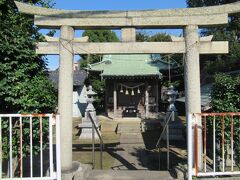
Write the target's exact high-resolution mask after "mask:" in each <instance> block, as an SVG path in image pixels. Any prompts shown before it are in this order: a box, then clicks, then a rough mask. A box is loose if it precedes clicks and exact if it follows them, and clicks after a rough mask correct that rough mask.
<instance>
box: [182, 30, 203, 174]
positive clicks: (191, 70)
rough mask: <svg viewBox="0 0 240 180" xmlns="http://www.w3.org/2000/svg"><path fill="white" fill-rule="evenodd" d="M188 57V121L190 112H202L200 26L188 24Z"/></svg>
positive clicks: (200, 130)
mask: <svg viewBox="0 0 240 180" xmlns="http://www.w3.org/2000/svg"><path fill="white" fill-rule="evenodd" d="M184 36H185V44H186V58H185V62H184V84H185V97H186V100H185V108H186V117H187V121H190V120H191V119H188V117H189V116H188V114H189V113H200V112H201V93H200V65H199V41H200V40H199V35H198V26H196V25H188V26H186V27H185V31H184ZM197 138H198V147H199V150H198V159H199V161H198V167H199V169H202V147H203V146H202V121H201V119H199V120H198V137H197Z"/></svg>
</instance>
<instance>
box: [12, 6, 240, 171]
mask: <svg viewBox="0 0 240 180" xmlns="http://www.w3.org/2000/svg"><path fill="white" fill-rule="evenodd" d="M15 3H16V5H17V7H18V9H19V11H20V12H22V13H26V14H32V15H34V23H35V25H36V26H38V27H40V28H45V29H50V28H53V29H60V30H61V36H60V38H47V42H40V43H38V45H37V49H36V52H37V53H38V54H59V55H60V73H59V102H58V105H59V112H60V115H61V138H62V141H61V142H62V143H61V157H62V167H61V168H62V172H63V173H65V174H67V173H68V172H69V171H71V170H72V116H71V112H72V88H73V76H72V63H73V56H74V54H89V53H92V54H129V53H131V54H133V53H135V54H154V53H158V54H160V53H161V54H163V53H185V54H186V60H185V64H184V66H185V71H184V76H185V94H186V115H187V114H189V113H198V112H201V102H200V101H201V100H200V67H199V55H200V54H221V53H228V42H220V41H218V42H212V41H211V38H209V37H208V38H199V35H198V30H199V28H202V27H209V26H216V25H219V24H227V23H228V15H229V14H233V13H238V12H240V2H237V3H232V4H227V5H222V6H212V7H203V8H188V9H173V10H147V11H78V10H56V9H46V8H41V7H36V6H31V5H27V4H24V3H19V2H15ZM147 28H149V29H153V28H155V29H160V28H182V29H184V38H172V40H173V42H135V39H136V38H135V30H136V29H147ZM77 29H121V31H122V42H117V43H89V42H87V39H86V38H85V39H84V38H83V39H76V38H74V30H77ZM187 121H188V124H190V126H188V128H189V127H191V123H192V122H190V120H189V119H187ZM198 138H199V141H198V142H201V121H199V137H198ZM188 143H190V144H191V143H192V142H188ZM199 147H201V145H199ZM201 154H202V152H201V150H200V151H199V155H198V156H201ZM199 159H201V158H199ZM199 167H200V168H201V167H202V164H201V162H199Z"/></svg>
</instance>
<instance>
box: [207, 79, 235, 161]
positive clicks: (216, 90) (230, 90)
mask: <svg viewBox="0 0 240 180" xmlns="http://www.w3.org/2000/svg"><path fill="white" fill-rule="evenodd" d="M239 89H240V76H238V77H232V76H230V75H225V74H216V75H215V78H214V84H213V88H212V92H211V105H212V110H213V111H214V112H239V111H240V91H239ZM239 120H240V118H239V117H237V116H235V117H233V124H234V131H233V133H234V134H233V135H234V152H235V158H234V159H235V160H236V162H237V164H238V166H240V147H239V143H240V138H239V133H240V128H239V127H240V126H239V125H240V124H239V122H240V121H239ZM231 121H232V117H231V116H225V117H224V122H225V127H224V136H225V145H226V147H225V151H226V152H227V150H228V149H227V145H230V143H231ZM207 129H208V134H209V135H210V136H211V135H212V130H213V119H211V120H210V121H208V128H207ZM215 131H216V140H217V142H219V144H220V141H221V139H222V118H221V117H216V130H215ZM220 148H222V147H220ZM219 150H220V149H219ZM220 152H221V150H220ZM226 152H225V153H226Z"/></svg>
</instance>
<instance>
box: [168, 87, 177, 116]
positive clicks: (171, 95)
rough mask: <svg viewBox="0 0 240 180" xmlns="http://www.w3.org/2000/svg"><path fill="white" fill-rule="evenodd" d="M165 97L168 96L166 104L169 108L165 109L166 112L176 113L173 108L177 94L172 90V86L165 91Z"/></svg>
mask: <svg viewBox="0 0 240 180" xmlns="http://www.w3.org/2000/svg"><path fill="white" fill-rule="evenodd" d="M166 95H167V96H168V100H167V101H168V102H169V106H168V108H167V112H177V109H176V107H175V104H174V103H175V101H176V98H177V95H178V92H177V91H175V90H174V87H173V86H170V87H169V89H168V90H167V93H166Z"/></svg>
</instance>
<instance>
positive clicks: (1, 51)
mask: <svg viewBox="0 0 240 180" xmlns="http://www.w3.org/2000/svg"><path fill="white" fill-rule="evenodd" d="M22 2H28V3H32V4H37V5H40V6H44V7H49V6H51V3H50V1H49V0H46V1H45V0H24V1H22ZM0 22H1V23H0V113H8V114H10V113H49V112H50V113H51V112H53V111H54V108H55V106H56V100H57V97H56V92H55V90H54V87H53V85H52V83H51V82H50V81H49V79H48V73H47V69H46V63H45V61H44V57H43V56H38V55H37V54H36V53H35V47H36V43H37V42H38V41H40V40H41V41H42V40H43V37H42V36H41V34H40V33H39V32H38V29H37V27H35V26H33V17H30V16H28V15H23V14H21V13H19V12H18V11H17V9H16V7H15V4H14V2H13V1H9V0H0ZM12 121H13V132H12V133H13V136H12V138H13V139H12V142H13V156H18V155H19V153H20V152H19V139H20V138H19V136H20V132H19V120H16V119H13V120H12ZM23 122H24V123H23V137H24V138H25V140H26V141H24V142H23V155H25V156H26V155H27V154H28V152H29V141H28V139H29V121H27V120H25V119H23ZM47 127H48V126H47V122H46V123H44V124H43V128H44V129H43V138H44V140H45V141H46V140H47V138H48V137H47V136H48V133H47ZM2 133H3V135H2V138H3V150H4V154H5V157H7V154H8V152H9V120H7V119H3V120H2ZM33 137H38V139H39V137H40V132H39V121H37V120H36V121H34V122H33ZM44 146H45V145H44ZM38 147H39V141H37V142H35V141H34V142H33V151H34V153H38V152H39V148H38Z"/></svg>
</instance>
